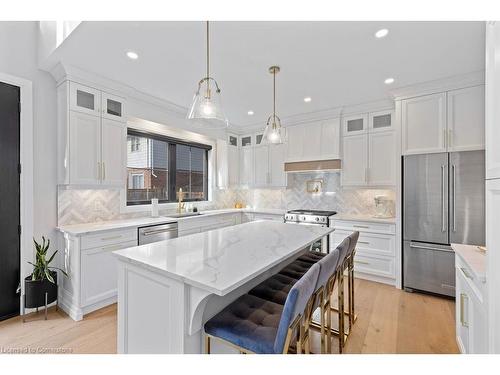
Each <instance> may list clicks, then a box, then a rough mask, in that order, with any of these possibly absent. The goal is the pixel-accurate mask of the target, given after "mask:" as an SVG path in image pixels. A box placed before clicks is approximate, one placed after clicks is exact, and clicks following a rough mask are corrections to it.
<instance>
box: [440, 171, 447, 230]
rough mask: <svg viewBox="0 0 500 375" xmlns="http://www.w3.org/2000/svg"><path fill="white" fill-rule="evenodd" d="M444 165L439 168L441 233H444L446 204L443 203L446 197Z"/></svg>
mask: <svg viewBox="0 0 500 375" xmlns="http://www.w3.org/2000/svg"><path fill="white" fill-rule="evenodd" d="M445 173H446V165H442V166H441V232H446V218H445V216H446V207H445V205H446V202H445V197H446V186H445V180H446V174H445Z"/></svg>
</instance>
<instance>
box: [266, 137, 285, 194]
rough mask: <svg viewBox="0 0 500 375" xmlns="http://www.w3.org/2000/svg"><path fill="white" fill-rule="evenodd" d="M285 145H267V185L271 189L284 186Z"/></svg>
mask: <svg viewBox="0 0 500 375" xmlns="http://www.w3.org/2000/svg"><path fill="white" fill-rule="evenodd" d="M285 152H286V145H284V144H281V145H269V183H268V185H269V186H271V187H284V186H286V173H285Z"/></svg>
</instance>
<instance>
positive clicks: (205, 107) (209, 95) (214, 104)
mask: <svg viewBox="0 0 500 375" xmlns="http://www.w3.org/2000/svg"><path fill="white" fill-rule="evenodd" d="M209 31H210V30H209V22H208V21H207V75H206V77H204V78H203V79H201V80H200V82H198V90H197V91H196V93H195V95H194V98H193V103H192V104H191V109H190V110H189V113H188V116H187V118H188V119H190V120H205V121H203V125H204V126H205V127H208V128H212V129H220V128H225V127H227V126H228V125H229V122H228V120H227V118H226V115H225V114H224V112H223V111H222V108H221V100H220V88H219V85H218V84H217V81H216V80H215V79H213V78H212V77H210V34H209Z"/></svg>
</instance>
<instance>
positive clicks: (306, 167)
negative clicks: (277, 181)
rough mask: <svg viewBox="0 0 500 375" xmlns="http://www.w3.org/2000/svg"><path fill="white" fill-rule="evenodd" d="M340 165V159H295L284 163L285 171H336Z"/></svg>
mask: <svg viewBox="0 0 500 375" xmlns="http://www.w3.org/2000/svg"><path fill="white" fill-rule="evenodd" d="M341 166H342V162H341V160H340V159H329V160H311V161H296V162H287V163H285V172H287V173H293V172H295V173H298V172H317V171H338V170H340V168H341Z"/></svg>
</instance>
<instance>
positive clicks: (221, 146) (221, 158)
mask: <svg viewBox="0 0 500 375" xmlns="http://www.w3.org/2000/svg"><path fill="white" fill-rule="evenodd" d="M228 151H229V146H228V145H227V142H226V141H224V140H221V139H218V140H217V187H218V188H219V189H227V188H228V187H229V166H228V163H229V155H228Z"/></svg>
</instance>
